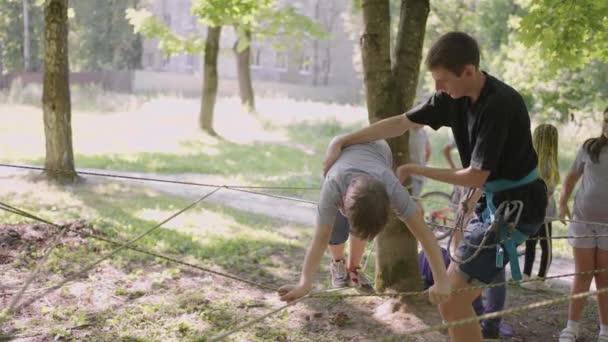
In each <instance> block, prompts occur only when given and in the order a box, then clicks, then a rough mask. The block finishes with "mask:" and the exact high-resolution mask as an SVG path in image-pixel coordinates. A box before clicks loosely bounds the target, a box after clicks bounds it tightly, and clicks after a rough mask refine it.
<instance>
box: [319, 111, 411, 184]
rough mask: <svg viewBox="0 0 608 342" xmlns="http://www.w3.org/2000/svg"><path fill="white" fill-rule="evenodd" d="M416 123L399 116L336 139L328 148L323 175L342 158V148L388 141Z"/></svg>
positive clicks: (404, 116)
mask: <svg viewBox="0 0 608 342" xmlns="http://www.w3.org/2000/svg"><path fill="white" fill-rule="evenodd" d="M414 125H416V124H415V123H413V122H412V121H410V119H408V117H407V116H406V115H397V116H393V117H390V118H388V119H384V120H380V121H377V122H375V123H373V124H371V125H369V126H367V127H365V128H362V129H360V130H358V131H355V132H353V133H349V134H345V135H341V136H337V137H335V138H334V139H333V140H332V141H331V142H330V143H329V146H328V147H327V152H326V154H325V160H324V161H323V173H324V174H326V173H327V171H328V170H329V168H330V167H331V166H332V165H333V164H334V162H335V161H336V160H337V159H338V157H339V156H340V153H341V152H342V148H344V147H346V146H350V145H354V144H363V143H367V142H370V141H374V140H380V139H388V138H393V137H397V136H400V135H402V134H403V133H405V131H407V130H408V129H410V128H412V127H413V126H414Z"/></svg>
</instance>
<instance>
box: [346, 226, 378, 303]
mask: <svg viewBox="0 0 608 342" xmlns="http://www.w3.org/2000/svg"><path fill="white" fill-rule="evenodd" d="M366 245H367V241H365V240H361V239H359V238H357V237H354V236H352V235H351V237H350V251H349V253H348V267H347V268H348V277H349V278H350V282H351V285H352V286H353V287H354V288H355V289H356V290H357V291H359V292H362V293H372V292H374V286H373V285H372V282H371V281H370V280H369V279H367V276H366V275H365V272H363V270H361V259H362V258H363V253H365V246H366Z"/></svg>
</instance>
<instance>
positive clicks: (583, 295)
mask: <svg viewBox="0 0 608 342" xmlns="http://www.w3.org/2000/svg"><path fill="white" fill-rule="evenodd" d="M607 292H608V287H607V288H603V289H601V290H597V291H588V292H582V293H577V294H575V295H572V296H569V295H568V296H563V297H561V298H557V299H549V300H543V301H540V302H536V303H533V304H528V305H524V306H520V307H518V308H512V309H507V310H503V311H497V312H493V313H489V314H485V315H480V316H475V317H471V318H467V319H462V320H458V321H454V322H449V323H444V324H438V325H434V326H431V327H428V328H424V329H418V330H413V331H410V332H409V333H406V336H417V335H424V334H427V333H430V332H433V331H440V330H445V329H449V328H453V327H457V326H460V325H465V324H470V323H476V322H479V321H482V320H487V319H492V318H498V317H503V316H507V315H512V314H516V313H521V312H526V311H529V310H532V309H537V308H541V307H544V306H549V305H554V304H559V303H563V302H568V301H570V300H572V299H579V298H587V297H591V296H594V295H599V294H603V293H607Z"/></svg>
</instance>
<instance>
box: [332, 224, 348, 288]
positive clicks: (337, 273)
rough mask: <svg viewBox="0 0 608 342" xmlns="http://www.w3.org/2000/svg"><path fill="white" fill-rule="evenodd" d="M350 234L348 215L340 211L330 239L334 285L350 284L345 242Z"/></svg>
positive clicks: (343, 285)
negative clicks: (345, 256) (345, 257)
mask: <svg viewBox="0 0 608 342" xmlns="http://www.w3.org/2000/svg"><path fill="white" fill-rule="evenodd" d="M348 235H349V225H348V221H347V220H346V217H344V216H343V215H342V214H340V213H339V212H338V214H337V215H336V221H335V222H334V227H333V230H332V232H331V238H330V240H329V252H330V254H331V258H332V260H331V262H330V265H329V272H330V274H331V284H332V286H333V287H345V286H348V271H347V269H346V262H345V261H344V244H345V243H346V240H348Z"/></svg>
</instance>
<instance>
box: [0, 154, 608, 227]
mask: <svg viewBox="0 0 608 342" xmlns="http://www.w3.org/2000/svg"><path fill="white" fill-rule="evenodd" d="M0 167H7V168H17V169H26V170H37V171H52V172H64V173H67V172H69V173H73V171H69V170H59V169H47V168H44V167H39V166H29V165H15V164H0ZM76 172H77V173H79V174H83V175H89V176H99V177H107V178H118V179H132V180H141V181H149V182H158V183H169V184H180V185H192V186H201V187H209V188H217V187H222V186H223V187H224V188H226V189H230V190H234V191H241V192H246V193H250V194H255V195H261V196H268V197H273V198H278V199H284V200H288V201H295V202H302V203H308V204H315V205H316V204H317V202H314V201H309V200H305V199H300V198H294V197H288V196H279V195H273V194H268V193H263V192H257V191H246V189H262V190H320V187H289V186H248V185H218V184H208V183H199V182H185V181H176V180H169V179H162V178H151V177H135V176H125V175H118V174H110V173H101V172H90V171H81V170H76ZM411 197H412V198H413V199H416V200H424V199H423V198H421V197H416V196H411ZM426 202H429V203H439V202H438V201H428V200H426ZM546 218H547V219H550V220H552V221H564V222H573V223H583V224H590V225H596V226H602V227H608V223H605V222H594V221H582V220H567V219H560V218H558V217H550V216H547V217H546ZM427 224H432V225H435V226H438V227H442V228H448V229H453V227H449V226H443V225H440V224H436V223H432V222H427ZM590 237H591V236H590ZM593 237H600V236H598V235H595V236H593ZM606 237H608V235H606ZM564 238H565V237H564Z"/></svg>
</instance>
